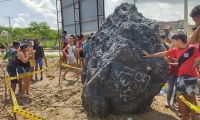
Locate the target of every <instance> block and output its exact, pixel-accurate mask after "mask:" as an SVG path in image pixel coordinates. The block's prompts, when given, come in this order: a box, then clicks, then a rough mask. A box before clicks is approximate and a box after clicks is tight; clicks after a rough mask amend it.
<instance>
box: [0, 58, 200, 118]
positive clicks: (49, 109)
mask: <svg viewBox="0 0 200 120" xmlns="http://www.w3.org/2000/svg"><path fill="white" fill-rule="evenodd" d="M56 60H57V59H55V58H54V59H50V61H49V63H54V62H56ZM3 67H5V62H3V61H2V60H0V68H1V71H0V120H12V113H11V104H10V101H9V100H7V101H8V104H7V106H4V101H3V98H4V97H3V96H4V83H3V71H2V69H3ZM73 75H74V74H73V73H72V72H70V73H68V74H67V76H66V78H67V80H69V81H66V80H62V81H61V86H60V87H59V78H58V77H59V68H57V67H54V68H51V69H49V70H47V71H45V72H44V80H38V81H35V82H34V83H31V88H30V92H31V93H32V95H31V96H29V97H28V98H22V97H19V96H18V95H17V99H18V103H19V104H20V106H21V107H22V108H23V109H25V110H27V111H29V112H31V113H34V114H37V115H41V116H42V117H44V118H46V119H47V120H56V119H57V120H99V119H96V118H89V117H87V114H86V113H85V111H84V108H83V107H82V105H81V91H82V84H81V82H80V79H78V80H77V79H76V78H75V77H73ZM164 102H165V96H161V95H160V96H156V97H155V99H154V102H153V104H152V105H151V109H150V111H149V112H148V113H145V114H140V115H136V114H131V115H121V116H115V115H110V116H108V117H107V118H105V119H104V120H127V118H128V117H131V118H133V120H179V119H180V118H179V117H178V116H177V115H176V113H175V111H174V109H173V108H171V109H166V108H165V107H164ZM17 118H18V120H24V118H22V117H20V116H17ZM199 120H200V119H199Z"/></svg>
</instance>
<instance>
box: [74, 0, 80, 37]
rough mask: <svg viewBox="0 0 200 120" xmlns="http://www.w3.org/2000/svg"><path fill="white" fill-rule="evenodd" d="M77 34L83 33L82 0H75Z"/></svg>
mask: <svg viewBox="0 0 200 120" xmlns="http://www.w3.org/2000/svg"><path fill="white" fill-rule="evenodd" d="M73 6H74V25H75V34H81V32H82V29H81V5H80V0H73Z"/></svg>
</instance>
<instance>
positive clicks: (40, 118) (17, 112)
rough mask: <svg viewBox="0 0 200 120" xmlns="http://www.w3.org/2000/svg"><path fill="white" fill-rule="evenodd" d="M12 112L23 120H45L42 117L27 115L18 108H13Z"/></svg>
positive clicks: (27, 113)
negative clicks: (25, 119) (24, 119)
mask: <svg viewBox="0 0 200 120" xmlns="http://www.w3.org/2000/svg"><path fill="white" fill-rule="evenodd" d="M12 110H13V112H14V113H16V114H18V115H20V116H22V117H24V118H28V119H30V120H45V119H43V118H42V117H39V116H37V115H34V114H32V113H29V112H27V111H25V110H22V109H21V108H19V107H18V106H13V109H12Z"/></svg>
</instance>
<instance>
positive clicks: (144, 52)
mask: <svg viewBox="0 0 200 120" xmlns="http://www.w3.org/2000/svg"><path fill="white" fill-rule="evenodd" d="M142 54H143V57H144V58H149V57H151V55H150V54H149V53H148V52H147V51H144V50H143V51H142Z"/></svg>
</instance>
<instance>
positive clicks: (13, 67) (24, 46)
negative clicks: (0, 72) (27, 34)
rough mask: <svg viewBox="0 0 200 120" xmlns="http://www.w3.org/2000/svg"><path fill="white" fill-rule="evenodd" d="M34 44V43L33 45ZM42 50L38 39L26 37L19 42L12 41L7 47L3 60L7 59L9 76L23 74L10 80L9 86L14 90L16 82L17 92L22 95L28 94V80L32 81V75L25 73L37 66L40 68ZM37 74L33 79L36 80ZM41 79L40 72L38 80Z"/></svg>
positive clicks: (42, 55)
mask: <svg viewBox="0 0 200 120" xmlns="http://www.w3.org/2000/svg"><path fill="white" fill-rule="evenodd" d="M33 44H34V45H33ZM43 58H45V56H44V50H43V47H42V46H41V45H40V42H39V40H38V39H34V40H31V39H27V40H23V41H22V42H21V43H20V42H13V45H12V47H11V48H9V49H8V51H7V52H6V55H5V56H4V58H3V59H4V60H5V59H8V64H7V72H8V74H9V76H10V77H15V76H24V77H22V78H19V79H18V80H17V79H15V80H12V81H11V88H12V90H13V91H14V92H15V91H16V86H17V84H18V86H19V89H18V90H19V91H18V93H19V94H20V95H23V96H28V95H30V92H29V86H30V81H31V80H32V81H33V76H27V73H30V72H33V71H37V69H38V66H39V67H40V69H42V66H43V60H42V59H43ZM37 79H38V78H37V74H36V75H35V80H37ZM42 79H43V76H42V72H41V77H40V80H42Z"/></svg>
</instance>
